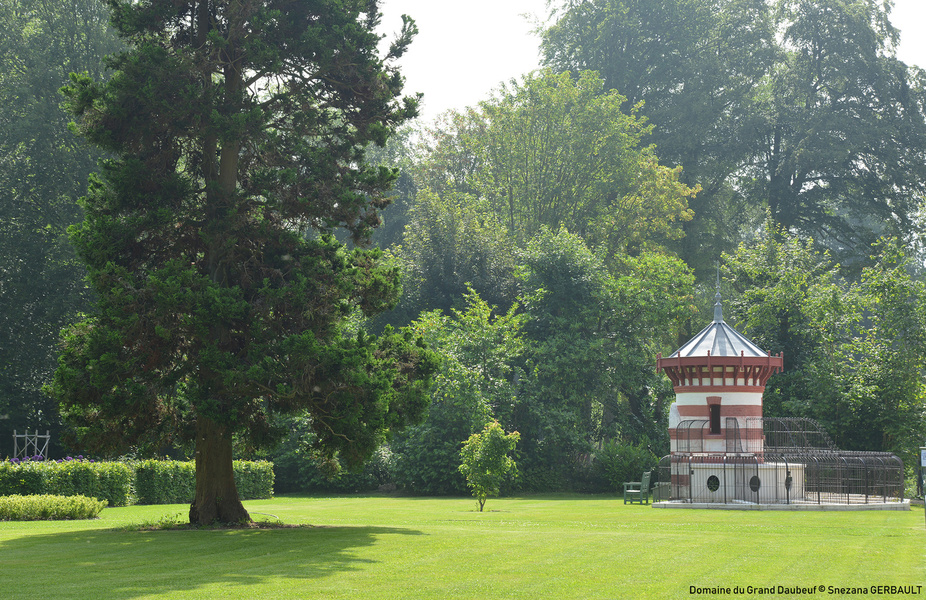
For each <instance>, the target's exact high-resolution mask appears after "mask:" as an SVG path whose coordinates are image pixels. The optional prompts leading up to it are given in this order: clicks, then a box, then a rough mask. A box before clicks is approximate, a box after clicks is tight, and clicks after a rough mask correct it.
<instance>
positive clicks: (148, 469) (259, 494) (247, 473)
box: [131, 460, 273, 504]
mask: <svg viewBox="0 0 926 600" xmlns="http://www.w3.org/2000/svg"><path fill="white" fill-rule="evenodd" d="M233 464H234V469H235V483H236V484H237V487H238V493H239V494H240V495H241V499H242V500H252V499H255V498H270V497H271V496H273V465H272V464H271V463H269V462H267V461H241V460H236V461H235V462H234V463H233ZM131 466H132V468H133V469H134V471H135V496H136V500H135V501H136V503H138V504H186V503H190V502H192V501H193V495H194V493H195V491H196V465H195V464H194V463H193V461H174V460H143V461H139V462H136V463H132V465H131Z"/></svg>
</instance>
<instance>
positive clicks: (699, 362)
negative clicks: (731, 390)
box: [656, 285, 784, 392]
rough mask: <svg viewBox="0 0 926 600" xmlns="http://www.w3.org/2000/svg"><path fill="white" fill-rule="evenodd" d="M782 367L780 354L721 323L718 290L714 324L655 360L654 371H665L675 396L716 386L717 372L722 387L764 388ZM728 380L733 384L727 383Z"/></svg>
mask: <svg viewBox="0 0 926 600" xmlns="http://www.w3.org/2000/svg"><path fill="white" fill-rule="evenodd" d="M718 288H719V285H718ZM783 366H784V358H783V357H782V355H781V354H779V355H778V356H772V355H771V354H769V353H768V352H765V351H764V350H762V349H761V348H759V347H758V346H756V345H755V344H754V343H753V342H752V341H751V340H749V339H748V338H746V337H745V336H744V335H742V334H741V333H740V332H738V331H737V330H735V329H733V328H732V327H730V326H729V325H727V324H726V323H725V322H724V320H723V307H722V306H721V303H720V291H719V289H718V291H717V296H715V302H714V322H713V323H711V324H710V325H708V326H707V327H705V328H704V329H702V330H701V332H700V333H699V334H698V335H696V336H694V337H693V338H691V339H690V340H689V341H688V342H687V343H686V344H685V345H683V346H682V347H681V348H679V349H678V350H676V351H675V352H674V353H673V354H672V355H671V356H668V357H662V356H659V357H658V358H657V360H656V368H657V369H659V370H662V371H665V373H666V375H668V376H669V379H671V380H672V385H673V387H675V391H676V392H678V391H685V390H687V389H689V388H691V386H696V388H697V389H699V390H703V389H705V387H704V386H715V385H716V383H715V380H716V379H717V378H718V375H717V373H718V372H722V373H724V374H723V375H721V376H719V380H720V382H721V383H720V385H721V387H726V386H731V387H736V386H741V387H742V386H747V387H748V386H762V387H764V386H765V384H766V382H767V381H768V378H769V377H771V376H772V375H773V374H774V373H777V372H779V371H781V370H782V368H783ZM718 369H719V370H720V371H718ZM731 374H732V377H731ZM730 379H732V381H733V383H732V384H730V383H728V380H730ZM691 389H695V388H691Z"/></svg>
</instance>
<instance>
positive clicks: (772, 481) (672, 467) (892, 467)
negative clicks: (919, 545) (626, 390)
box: [654, 418, 904, 505]
mask: <svg viewBox="0 0 926 600" xmlns="http://www.w3.org/2000/svg"><path fill="white" fill-rule="evenodd" d="M729 421H735V419H730V420H728V422H727V424H726V432H725V433H726V435H725V437H726V449H727V452H725V453H723V452H721V453H707V452H699V449H700V448H701V447H702V446H703V444H702V443H701V439H700V438H701V432H703V431H705V429H706V428H705V427H704V426H703V423H698V422H695V421H689V422H684V421H683V422H682V423H679V425H680V426H682V430H681V431H676V439H677V440H678V441H679V443H678V451H677V452H675V453H674V454H672V455H670V456H666V457H664V458H663V459H662V460H661V461H660V463H659V468H658V470H657V473H656V483H655V487H654V502H684V503H718V504H738V503H747V504H820V505H822V504H842V505H863V504H888V503H902V502H903V499H904V497H903V495H904V471H903V462H902V461H901V460H900V459H899V458H898V457H897V456H894V455H893V454H889V453H886V452H851V451H843V450H838V449H836V448H835V446H834V445H833V443H832V441H831V440H830V438H829V436H828V435H827V434H826V433H825V432H824V431H823V429H822V427H820V426H819V424H818V423H816V422H815V421H813V420H811V419H772V418H768V419H764V420H761V421H762V423H761V424H760V423H757V422H756V419H753V418H751V419H749V421H750V422H749V423H747V425H746V427H745V429H746V431H750V430H752V431H762V432H763V434H764V435H763V438H764V442H765V443H764V445H763V444H762V442H763V440H762V439H758V440H753V439H745V440H744V439H740V436H739V431H740V430H739V426H738V424H737V423H735V422H734V423H730V422H729ZM759 425H761V428H760V427H759ZM743 449H745V450H746V451H745V452H743V451H742V450H743Z"/></svg>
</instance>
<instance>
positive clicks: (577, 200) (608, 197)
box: [422, 71, 696, 255]
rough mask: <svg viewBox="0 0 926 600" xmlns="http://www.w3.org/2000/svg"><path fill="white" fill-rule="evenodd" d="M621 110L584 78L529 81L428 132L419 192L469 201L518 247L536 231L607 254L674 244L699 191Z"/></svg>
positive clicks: (592, 77)
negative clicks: (567, 236)
mask: <svg viewBox="0 0 926 600" xmlns="http://www.w3.org/2000/svg"><path fill="white" fill-rule="evenodd" d="M623 102H624V98H623V97H622V96H620V95H619V94H617V93H615V92H613V91H612V92H607V91H605V90H604V89H603V82H602V80H601V79H600V78H599V77H598V75H597V74H596V73H594V72H591V71H585V72H582V73H580V74H579V75H577V76H576V77H573V76H572V75H571V74H569V73H563V74H561V75H554V74H553V73H551V72H549V71H542V72H538V73H536V74H530V75H527V76H525V77H524V78H523V80H522V81H521V82H519V83H513V84H512V86H511V87H510V88H509V87H502V88H501V89H500V90H499V91H498V94H497V96H496V97H495V98H493V99H491V100H488V101H485V102H483V103H482V104H481V106H480V108H481V110H479V111H473V112H470V113H468V114H467V115H466V117H464V118H463V119H462V120H461V121H460V122H459V124H455V126H454V127H453V128H451V129H450V130H449V131H447V132H443V131H435V132H433V133H432V135H431V139H430V141H429V143H430V144H431V145H432V147H433V150H432V151H431V153H430V155H429V156H428V158H426V159H425V161H424V162H425V164H424V165H423V167H422V169H423V171H424V174H423V176H422V179H423V180H424V181H423V184H424V185H428V186H429V187H430V188H431V189H432V190H433V191H436V192H439V193H448V192H452V191H456V192H462V193H470V194H472V195H473V196H474V197H475V198H478V199H479V201H480V202H484V203H486V208H487V209H488V210H489V211H490V212H491V214H493V215H494V216H495V220H496V221H497V222H498V223H499V224H501V225H503V226H504V227H505V228H506V230H507V232H508V235H510V236H512V237H513V238H514V239H515V240H517V241H518V243H519V244H522V245H523V244H524V243H526V242H527V241H528V240H529V239H530V238H532V237H534V236H535V235H537V234H538V233H539V232H540V230H541V228H543V227H547V228H549V229H552V230H558V229H560V228H561V227H563V228H566V229H568V230H569V231H571V232H573V233H575V234H577V235H580V236H582V237H583V238H584V239H585V240H586V241H587V242H588V244H589V245H590V246H593V247H596V248H599V247H600V248H602V249H603V250H604V251H605V252H607V253H608V255H612V254H614V253H617V252H623V251H626V250H627V249H628V248H630V249H636V248H639V247H640V246H643V245H647V244H652V243H654V242H657V243H658V242H659V241H663V240H667V239H674V238H676V237H678V236H679V234H680V233H681V230H680V227H679V224H680V223H681V222H683V221H685V220H688V219H690V218H691V213H690V212H689V210H688V204H687V200H688V198H689V197H690V196H692V195H693V194H694V193H695V191H696V189H691V188H689V187H687V186H685V185H683V184H681V183H679V181H678V176H679V173H680V169H676V170H673V169H668V168H666V167H664V166H661V165H660V164H659V161H658V158H657V157H656V155H655V153H654V151H653V148H652V147H649V146H645V145H643V144H642V143H641V138H642V137H643V135H644V134H645V133H646V132H647V131H648V128H647V127H646V126H645V121H644V120H643V119H641V118H640V117H639V116H638V115H637V114H636V110H635V109H632V110H631V111H630V112H629V113H625V112H623V111H622V110H621V104H622V103H623ZM461 164H462V165H465V166H466V168H465V169H464V170H461V169H460V168H459V166H460V165H461Z"/></svg>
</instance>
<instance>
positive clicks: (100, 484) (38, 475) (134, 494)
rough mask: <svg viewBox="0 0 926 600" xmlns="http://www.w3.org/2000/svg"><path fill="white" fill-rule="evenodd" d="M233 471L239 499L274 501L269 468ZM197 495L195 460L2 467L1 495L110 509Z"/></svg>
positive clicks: (254, 464)
mask: <svg viewBox="0 0 926 600" xmlns="http://www.w3.org/2000/svg"><path fill="white" fill-rule="evenodd" d="M234 468H235V482H236V483H237V485H238V494H239V495H240V496H241V499H242V500H254V499H257V498H270V497H272V496H273V463H271V462H268V461H239V460H236V461H235V462H234ZM195 491H196V467H195V464H194V463H193V461H182V462H181V461H173V460H163V461H162V460H143V461H138V462H132V463H123V462H88V461H76V460H75V461H67V462H61V463H58V462H53V461H31V462H24V463H21V464H12V463H9V462H2V463H0V496H10V495H40V494H54V495H60V496H76V495H84V496H89V497H94V498H99V499H100V500H104V501H105V502H107V503H108V504H109V505H110V506H126V505H128V504H187V503H190V502H192V501H193V494H194V492H195Z"/></svg>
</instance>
